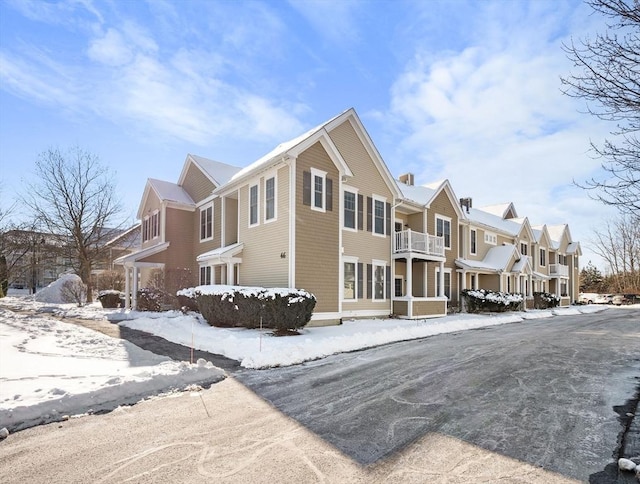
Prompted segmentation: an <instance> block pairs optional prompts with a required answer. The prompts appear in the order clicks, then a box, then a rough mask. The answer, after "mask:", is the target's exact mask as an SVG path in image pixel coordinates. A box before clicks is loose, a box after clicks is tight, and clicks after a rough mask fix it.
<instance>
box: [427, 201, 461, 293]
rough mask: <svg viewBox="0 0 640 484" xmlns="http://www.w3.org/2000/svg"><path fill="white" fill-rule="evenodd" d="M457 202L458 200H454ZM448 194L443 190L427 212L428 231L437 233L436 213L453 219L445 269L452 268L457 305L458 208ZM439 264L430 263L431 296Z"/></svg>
mask: <svg viewBox="0 0 640 484" xmlns="http://www.w3.org/2000/svg"><path fill="white" fill-rule="evenodd" d="M453 203H456V202H453ZM453 203H452V202H451V200H450V199H449V197H448V196H447V194H446V192H445V191H444V190H443V191H441V192H440V193H439V194H438V196H437V197H436V198H435V200H433V202H431V206H430V208H429V211H428V213H427V229H428V233H430V234H436V215H443V216H445V217H448V218H450V219H451V249H450V250H445V257H446V261H445V263H444V267H445V269H451V304H453V305H456V304H457V301H458V294H459V287H458V285H459V284H458V276H457V272H456V269H457V266H456V263H455V261H456V259H457V258H458V247H460V243H459V241H458V236H459V234H458V223H459V221H458V214H457V212H456V209H455V207H454V205H453ZM432 267H437V265H435V266H434V265H432V264H429V267H428V269H427V277H428V279H427V280H428V282H427V287H428V292H429V296H435V295H436V294H435V290H436V287H437V286H436V284H435V282H436V281H435V269H433V270H432Z"/></svg>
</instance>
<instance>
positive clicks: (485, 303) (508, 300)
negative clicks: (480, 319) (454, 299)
mask: <svg viewBox="0 0 640 484" xmlns="http://www.w3.org/2000/svg"><path fill="white" fill-rule="evenodd" d="M462 297H463V298H464V301H465V304H466V306H467V312H470V313H479V312H492V313H501V312H505V311H520V310H522V303H523V297H522V294H512V293H508V292H498V291H491V290H487V289H464V290H463V291H462Z"/></svg>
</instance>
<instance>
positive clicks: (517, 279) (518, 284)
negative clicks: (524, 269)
mask: <svg viewBox="0 0 640 484" xmlns="http://www.w3.org/2000/svg"><path fill="white" fill-rule="evenodd" d="M521 287H522V276H521V275H520V274H518V277H516V294H520V293H521V292H522V290H521V289H520V288H521Z"/></svg>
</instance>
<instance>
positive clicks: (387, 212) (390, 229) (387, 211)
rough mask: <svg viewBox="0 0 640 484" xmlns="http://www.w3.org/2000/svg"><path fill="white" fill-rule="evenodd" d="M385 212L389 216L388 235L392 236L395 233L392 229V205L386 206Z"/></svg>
mask: <svg viewBox="0 0 640 484" xmlns="http://www.w3.org/2000/svg"><path fill="white" fill-rule="evenodd" d="M385 211H386V215H387V235H391V234H392V232H393V228H392V227H391V204H390V203H387V205H386V206H385Z"/></svg>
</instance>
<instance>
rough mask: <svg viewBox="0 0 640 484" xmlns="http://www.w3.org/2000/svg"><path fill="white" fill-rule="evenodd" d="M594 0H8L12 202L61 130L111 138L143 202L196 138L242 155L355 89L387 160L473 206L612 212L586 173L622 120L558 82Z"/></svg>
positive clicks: (549, 219) (6, 189)
mask: <svg viewBox="0 0 640 484" xmlns="http://www.w3.org/2000/svg"><path fill="white" fill-rule="evenodd" d="M604 28H605V24H604V21H603V19H602V18H600V17H599V16H597V15H592V14H591V10H590V8H589V7H588V6H586V5H584V4H583V3H582V2H580V1H556V0H536V1H531V2H525V1H517V0H502V1H456V0H452V1H435V0H434V1H416V2H409V1H391V0H389V1H348V0H342V1H338V0H335V1H327V0H324V1H318V0H290V1H268V2H247V1H195V0H185V1H160V0H152V1H149V2H145V1H115V0H114V1H91V0H73V1H72V0H67V1H60V2H52V1H32V0H22V1H19V0H3V1H0V169H1V172H2V192H1V193H0V202H2V203H7V200H10V199H12V198H13V197H14V195H15V194H16V193H18V192H19V191H20V190H21V189H22V187H23V181H24V180H28V179H29V177H30V176H32V173H33V167H34V161H35V160H36V159H37V156H38V154H39V153H41V152H43V151H45V150H46V149H47V148H49V147H60V148H61V149H66V148H68V147H69V146H72V145H79V146H81V147H82V148H84V149H86V150H89V151H91V152H93V153H95V154H97V155H98V156H99V157H100V158H101V160H102V162H103V163H104V164H106V165H108V166H110V167H111V168H112V169H113V170H114V171H115V172H116V176H117V179H116V183H117V188H118V192H119V194H120V196H121V197H122V199H123V203H124V206H125V209H126V213H125V215H128V216H129V217H130V218H131V219H132V220H133V217H134V216H135V212H136V210H137V207H138V203H139V201H140V198H141V196H142V191H143V189H144V185H145V181H146V179H147V178H148V177H152V178H160V179H164V180H168V181H174V182H175V181H177V179H178V177H179V174H180V170H181V168H182V165H183V162H184V160H185V157H186V155H187V153H194V154H198V155H201V156H205V157H207V158H211V159H214V160H218V161H222V162H225V163H229V164H233V165H237V166H246V165H248V164H249V163H251V162H252V161H254V160H256V159H257V158H259V157H261V156H262V155H263V154H265V153H267V152H268V151H270V150H271V149H272V148H274V147H275V146H276V145H277V144H279V143H281V142H283V141H286V140H288V139H290V138H293V137H296V136H298V135H299V134H301V133H303V132H304V131H306V130H307V129H309V128H311V127H313V126H316V125H318V124H320V123H322V122H324V121H326V120H327V119H330V118H331V117H333V116H335V115H337V114H339V113H341V112H343V111H344V110H346V109H348V108H350V107H354V108H355V109H356V111H357V112H358V114H359V115H360V117H361V119H362V121H363V123H364V125H365V127H366V129H367V130H368V132H369V134H370V136H371V137H372V139H373V141H374V143H375V144H376V146H377V148H378V150H379V151H380V153H381V154H382V157H383V158H384V160H385V161H386V163H387V164H388V166H389V168H390V170H391V172H392V173H393V174H394V175H396V176H398V175H400V174H402V173H405V172H408V171H411V172H413V173H415V175H416V182H417V183H419V184H422V183H428V182H432V181H435V180H440V179H443V178H448V179H449V180H450V181H451V183H452V185H453V188H454V190H455V191H456V194H457V195H458V196H459V197H467V196H471V197H473V204H474V206H475V207H480V206H483V205H490V204H495V203H501V202H507V201H512V202H514V204H515V206H516V209H517V210H518V212H519V215H521V216H525V215H526V216H528V217H529V218H530V220H531V222H532V223H533V224H534V225H535V224H541V223H547V224H556V223H564V222H568V223H569V224H570V227H571V231H572V235H573V237H574V239H578V240H580V241H581V242H582V244H583V249H586V250H585V257H584V258H583V264H585V263H586V262H587V261H588V260H589V259H593V260H594V261H596V262H599V261H598V259H597V258H596V257H595V256H594V255H593V254H592V253H591V252H590V251H589V249H588V245H589V239H590V238H591V230H592V228H593V227H596V226H598V225H599V224H601V223H602V222H603V221H604V220H605V219H606V217H608V216H611V214H612V211H611V210H610V209H607V208H606V207H603V206H602V205H600V204H598V203H596V202H594V201H591V200H590V199H589V198H588V196H587V194H586V193H585V192H584V191H582V190H581V189H579V188H576V187H575V186H573V184H572V180H573V179H576V180H579V181H580V180H585V179H587V178H589V177H591V176H594V175H597V174H598V170H599V162H598V161H597V160H594V159H593V158H592V157H591V156H590V155H589V153H588V149H589V141H590V140H593V141H595V142H598V141H600V140H602V139H603V138H604V136H606V135H607V133H608V131H609V130H610V129H611V126H608V125H607V124H605V123H603V122H600V121H598V120H596V119H593V118H592V117H590V116H588V115H586V114H583V113H581V112H580V111H584V105H583V104H582V103H581V102H580V101H579V100H575V99H571V98H568V97H567V96H564V95H562V93H561V91H560V88H561V86H560V76H561V75H566V74H567V73H568V72H570V70H571V65H570V62H569V61H568V60H567V59H566V56H565V54H564V52H563V51H562V49H561V45H562V42H563V41H565V42H566V41H568V40H570V39H571V37H573V38H574V39H578V38H583V37H585V36H587V35H593V33H594V32H596V31H602V30H603V29H604Z"/></svg>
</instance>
